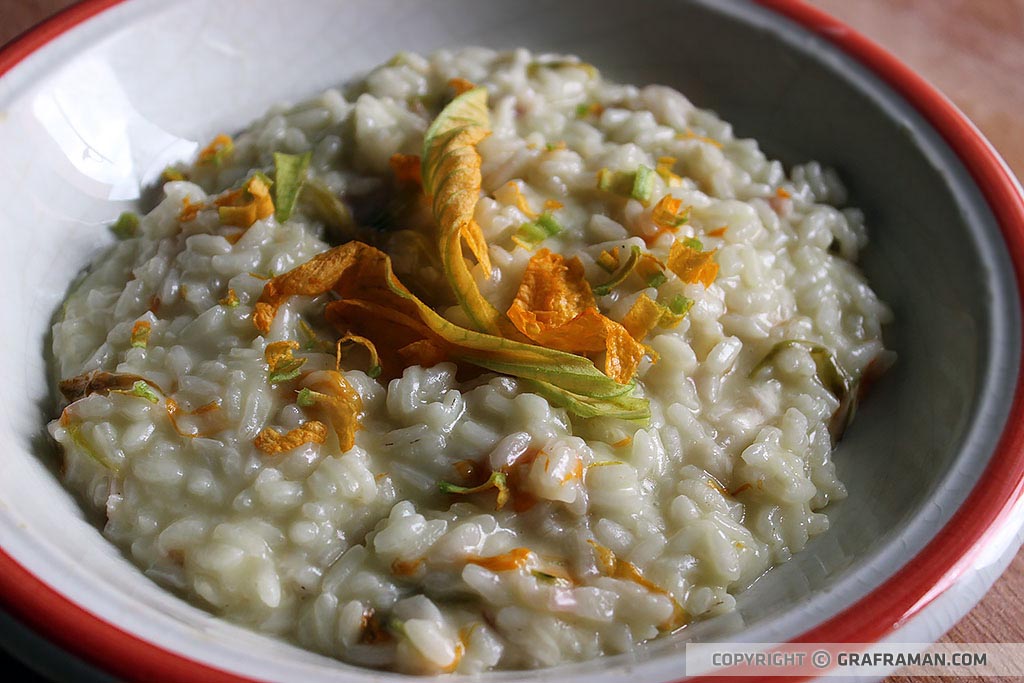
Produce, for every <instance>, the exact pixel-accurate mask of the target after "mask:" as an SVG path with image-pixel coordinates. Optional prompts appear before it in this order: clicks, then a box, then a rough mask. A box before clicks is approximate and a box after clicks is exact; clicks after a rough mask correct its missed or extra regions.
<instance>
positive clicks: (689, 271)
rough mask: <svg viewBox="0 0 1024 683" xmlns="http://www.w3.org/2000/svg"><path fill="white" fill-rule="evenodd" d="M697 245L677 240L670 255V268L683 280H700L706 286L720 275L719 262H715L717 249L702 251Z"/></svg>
mask: <svg viewBox="0 0 1024 683" xmlns="http://www.w3.org/2000/svg"><path fill="white" fill-rule="evenodd" d="M698 245H699V243H698V244H696V245H690V244H687V243H686V241H685V240H684V241H677V242H674V243H673V244H672V250H671V251H670V252H669V255H668V263H666V264H665V265H667V266H668V269H669V270H671V271H672V272H673V273H675V274H676V275H677V276H679V279H681V280H682V281H683V282H690V283H693V282H699V283H701V284H702V285H704V286H705V287H710V286H711V283H712V282H714V281H715V278H716V277H718V264H717V263H715V250H714V249H712V250H711V251H701V250H700V249H699V248H697V249H695V248H694V247H695V246H698Z"/></svg>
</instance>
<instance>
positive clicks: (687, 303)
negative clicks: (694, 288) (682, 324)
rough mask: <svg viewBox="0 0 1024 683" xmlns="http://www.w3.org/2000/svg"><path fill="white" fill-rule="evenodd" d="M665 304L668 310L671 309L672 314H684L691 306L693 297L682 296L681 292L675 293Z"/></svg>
mask: <svg viewBox="0 0 1024 683" xmlns="http://www.w3.org/2000/svg"><path fill="white" fill-rule="evenodd" d="M667 306H668V310H670V311H672V313H673V314H674V315H686V313H687V312H688V311H689V310H690V309H691V308H693V299H691V298H689V297H686V296H683V295H682V294H676V295H675V296H674V297H672V298H671V299H669V302H668V304H667Z"/></svg>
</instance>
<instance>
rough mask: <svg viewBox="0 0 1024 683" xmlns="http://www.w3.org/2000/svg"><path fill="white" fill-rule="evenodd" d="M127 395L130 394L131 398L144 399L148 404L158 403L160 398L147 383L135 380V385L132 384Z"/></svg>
mask: <svg viewBox="0 0 1024 683" xmlns="http://www.w3.org/2000/svg"><path fill="white" fill-rule="evenodd" d="M128 394H130V395H131V396H138V397H139V398H144V399H146V400H147V401H149V402H150V403H159V402H160V396H159V395H158V394H157V393H156V392H155V391H153V387H151V386H149V383H148V382H145V381H143V380H141V379H140V380H136V381H135V383H134V384H132V388H131V391H129V392H128Z"/></svg>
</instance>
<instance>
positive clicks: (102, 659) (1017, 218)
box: [0, 0, 1024, 683]
mask: <svg viewBox="0 0 1024 683" xmlns="http://www.w3.org/2000/svg"><path fill="white" fill-rule="evenodd" d="M123 2H125V0H80V2H78V3H76V4H75V5H72V6H71V7H69V8H67V9H65V10H64V11H62V12H60V13H58V14H56V15H54V16H52V17H51V18H49V19H47V20H46V21H44V22H42V23H40V24H38V25H37V26H35V27H34V28H32V29H30V30H29V31H27V32H25V33H23V34H22V35H20V36H19V37H17V38H16V39H15V40H13V41H12V42H10V43H8V44H7V45H6V46H4V47H3V48H2V49H0V77H2V76H3V75H4V74H5V73H7V72H8V71H10V70H11V69H13V68H14V67H15V66H17V65H18V64H19V63H20V62H21V61H23V60H24V59H26V58H27V57H29V56H30V55H31V54H33V53H34V52H36V51H37V50H39V49H40V48H42V47H43V46H45V45H46V44H48V43H49V42H51V41H53V40H54V39H56V38H58V37H59V36H61V35H62V34H64V33H65V32H67V31H69V30H71V29H73V28H74V27H76V26H78V25H79V24H81V23H83V22H85V21H87V20H88V19H90V18H92V17H93V16H95V15H97V14H99V13H101V12H103V11H104V10H106V9H109V8H111V7H114V6H115V5H119V4H121V3H123ZM756 2H757V4H759V5H761V6H763V7H766V8H768V9H771V10H773V11H775V12H777V13H779V14H781V15H783V16H785V17H788V18H789V19H790V20H792V21H794V22H795V23H797V24H799V25H801V26H802V27H803V28H805V29H807V30H808V31H811V32H812V33H815V34H817V35H819V36H821V37H822V38H824V39H826V40H828V41H830V42H831V43H832V44H833V45H835V46H836V47H838V48H839V49H840V50H842V51H843V52H845V53H846V54H847V55H849V56H850V57H853V58H854V59H856V60H857V61H859V62H860V63H861V64H862V65H863V66H865V67H867V68H868V70H870V71H871V72H873V73H874V74H875V75H876V76H878V77H879V78H881V79H882V80H883V81H884V82H885V83H887V84H888V85H889V86H890V87H892V89H893V90H894V91H895V92H896V93H897V94H899V95H901V96H902V97H903V98H904V99H905V100H906V101H907V102H908V103H909V104H910V105H911V106H913V107H914V109H916V110H917V111H918V113H919V114H921V115H922V116H923V117H924V118H925V119H926V120H927V121H928V122H929V123H930V124H931V125H932V126H933V127H934V128H935V130H936V131H937V132H938V133H939V135H940V136H941V137H942V138H943V139H944V140H945V142H946V144H948V145H949V147H950V148H951V149H952V150H953V151H954V152H955V153H956V155H957V156H958V157H959V159H960V161H961V162H962V163H963V164H964V166H965V168H966V169H967V170H968V172H969V173H970V175H971V176H972V178H973V179H974V181H975V182H976V183H977V185H978V188H979V189H980V191H981V192H982V194H983V196H984V197H985V200H986V201H987V202H988V204H989V208H990V209H991V210H992V212H993V214H994V215H995V218H996V221H997V222H998V224H999V227H1000V229H1001V231H1002V234H1003V238H1004V240H1005V241H1006V247H1007V251H1008V254H1009V256H1010V258H1011V260H1012V262H1013V267H1014V274H1015V277H1016V282H1017V289H1018V292H1019V294H1020V297H1021V300H1022V301H1024V190H1022V189H1021V187H1020V185H1019V183H1018V182H1017V180H1016V178H1015V177H1014V176H1013V173H1012V172H1011V171H1010V170H1009V168H1008V167H1007V166H1006V163H1005V162H1004V161H1003V160H1002V158H1001V157H1000V156H999V155H998V153H996V151H995V150H994V149H993V148H992V146H991V145H990V144H989V142H988V141H987V140H986V139H985V138H984V136H982V134H981V133H980V132H979V131H978V129H977V128H975V126H974V125H973V124H972V123H971V122H970V120H968V119H967V117H966V116H965V115H964V114H963V113H961V112H960V111H959V110H958V109H957V108H956V106H955V105H953V104H952V103H951V102H950V101H949V100H948V99H947V98H946V97H945V96H944V95H942V94H941V93H940V92H939V91H938V90H936V89H935V88H934V87H933V86H931V85H930V84H929V83H928V82H927V81H925V80H924V79H923V78H922V77H921V76H919V75H917V74H916V73H915V72H914V71H913V70H911V69H910V68H909V67H908V66H906V65H905V64H903V63H902V62H901V61H899V60H898V59H897V58H896V57H894V56H893V55H891V54H890V53H888V52H887V51H886V50H884V49H883V48H881V47H880V46H879V45H877V44H875V43H874V42H873V41H871V40H869V39H868V38H866V37H865V36H863V35H861V34H859V33H857V32H856V31H854V30H852V29H851V28H850V27H849V26H847V25H846V24H844V23H843V22H841V21H839V20H838V19H836V18H835V17H833V16H831V15H830V14H827V13H826V12H824V11H822V10H819V9H817V8H816V7H813V6H811V5H809V4H807V3H806V2H805V1H804V0H756ZM1022 351H1024V349H1022ZM1010 415H1011V416H1019V415H1024V367H1022V368H1021V370H1020V373H1019V374H1018V377H1017V384H1016V389H1015V392H1014V399H1013V404H1012V407H1011V410H1010ZM1022 453H1024V420H1016V419H1013V418H1012V417H1011V418H1010V419H1008V420H1007V424H1006V426H1005V428H1004V430H1003V433H1002V436H1001V437H1000V440H999V443H998V445H997V447H996V450H995V452H994V453H993V455H992V458H991V460H990V462H989V464H988V465H987V466H986V468H985V471H984V472H983V474H982V475H981V478H980V481H979V483H978V484H976V485H975V486H974V488H973V489H972V490H971V492H970V494H969V495H968V497H967V499H966V500H965V501H964V503H963V504H962V505H961V506H960V508H959V509H958V510H957V512H956V513H955V514H954V515H953V517H952V518H951V519H950V520H949V522H947V523H946V525H945V526H944V527H943V528H942V529H941V530H940V531H939V533H938V534H937V535H936V536H935V537H934V538H932V539H931V540H930V541H929V542H928V544H927V545H926V546H925V547H924V548H923V549H922V550H921V551H920V552H919V553H918V554H917V555H915V556H914V557H913V558H912V559H910V560H909V561H908V562H907V563H906V564H905V565H904V566H903V567H902V568H901V569H900V570H899V571H897V572H896V573H895V574H894V575H892V576H891V577H890V578H888V579H887V580H886V581H885V582H883V583H882V584H881V585H880V586H878V587H877V588H875V589H874V590H872V591H871V592H870V593H868V594H867V595H865V596H863V597H862V598H860V599H859V600H858V601H857V602H856V603H854V604H853V605H851V606H850V607H849V608H847V609H846V610H844V611H843V612H841V613H839V614H837V615H836V616H834V617H832V618H830V619H828V620H827V621H825V622H823V623H821V624H819V625H817V626H815V627H814V628H811V629H810V630H808V631H805V632H804V633H802V634H801V635H799V636H797V637H796V638H794V639H793V642H809V643H813V642H850V643H868V642H876V641H878V640H880V639H882V638H884V637H885V636H887V635H888V634H890V633H891V632H892V631H894V630H895V629H897V628H899V627H900V626H901V625H902V624H904V623H905V622H906V621H907V620H909V619H910V618H911V617H913V616H914V615H916V614H918V613H919V612H920V611H921V610H922V609H924V608H925V607H926V606H927V605H928V604H929V603H931V601H933V600H934V599H935V598H937V597H938V596H939V595H941V594H942V593H943V592H944V591H945V590H946V589H948V588H950V587H951V586H952V585H953V584H955V583H956V582H957V580H958V579H959V578H960V577H961V576H962V575H963V574H964V573H965V572H967V571H968V570H969V569H970V568H971V567H972V566H973V563H974V561H975V559H976V557H977V555H978V554H979V553H980V552H981V551H982V550H983V549H984V547H985V545H986V544H987V543H988V542H989V541H990V540H991V539H992V538H993V537H994V536H996V535H997V533H998V531H999V529H1000V527H1001V526H1002V525H1003V524H1004V523H1006V522H1007V521H1008V520H1009V519H1010V518H1011V516H1012V514H1013V512H1014V508H1015V507H1016V506H1017V505H1018V504H1019V503H1020V502H1021V498H1022V493H1024V457H1022ZM0 602H2V603H3V605H4V606H5V607H6V608H7V609H9V610H10V611H11V612H12V613H14V614H15V615H17V616H18V617H19V618H20V619H22V620H23V621H24V622H26V623H27V624H29V625H30V626H31V627H32V628H33V629H35V630H36V631H37V632H39V633H40V634H42V635H44V636H46V637H47V638H48V639H49V640H51V641H52V642H54V643H56V644H58V645H60V646H61V647H63V648H65V649H66V650H68V651H69V652H71V653H74V654H75V655H77V656H78V657H80V658H81V659H83V660H84V661H87V662H89V663H91V664H93V665H96V666H97V667H99V668H101V669H102V670H104V671H107V672H110V673H113V674H115V675H120V676H123V677H125V678H128V679H133V680H162V681H168V682H171V681H182V682H187V681H195V680H203V681H209V682H211V683H221V682H224V683H228V682H231V683H243V682H251V681H253V679H249V678H246V677H243V676H239V675H237V674H233V673H231V672H228V671H224V670H221V669H217V668H215V667H211V666H209V665H206V664H203V663H201V662H198V661H195V660H193V659H190V658H188V657H186V656H183V655H181V654H179V653H176V652H172V651H170V650H167V649H164V648H162V647H160V646H158V645H155V644H153V643H150V642H148V641H146V640H144V639H142V638H139V637H138V636H136V635H134V634H132V633H129V632H127V631H125V630H123V629H121V628H119V627H117V626H116V625H114V624H112V623H110V622H108V621H106V620H105V619H102V618H100V617H98V616H96V615H94V614H92V613H91V612H89V611H88V610H86V609H84V608H82V607H81V606H79V605H78V604H76V603H75V602H74V601H72V600H71V599H70V598H68V597H67V596H65V595H63V594H61V593H59V592H58V591H56V590H55V589H53V588H52V587H51V586H49V585H48V584H46V583H44V582H43V581H42V580H40V579H39V578H37V577H36V576H35V575H33V574H32V573H31V572H29V571H28V570H27V569H25V568H24V567H23V566H21V564H19V563H18V562H17V561H16V560H14V559H13V558H12V557H11V556H10V555H9V554H7V552H6V551H5V550H4V549H3V548H2V547H0ZM708 680H721V679H708ZM765 680H766V681H771V682H772V683H777V682H779V681H783V680H785V679H783V678H778V677H773V678H771V679H765ZM791 680H799V678H797V679H791Z"/></svg>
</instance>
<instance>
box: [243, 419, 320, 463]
mask: <svg viewBox="0 0 1024 683" xmlns="http://www.w3.org/2000/svg"><path fill="white" fill-rule="evenodd" d="M325 441H327V427H326V426H325V425H324V423H323V422H317V421H316V420H310V421H309V422H306V423H305V424H302V425H299V426H298V427H296V428H295V429H293V430H291V431H289V432H287V433H285V434H282V433H281V432H279V431H277V430H276V429H274V428H273V427H265V428H264V429H263V431H261V432H260V433H259V434H257V435H256V439H255V441H253V443H254V444H255V446H256V448H258V449H260V450H261V451H263V452H264V453H266V454H267V455H276V454H278V453H284V452H285V451H290V450H293V449H295V448H298V447H299V446H301V445H302V444H306V443H315V444H322V443H324V442H325Z"/></svg>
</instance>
